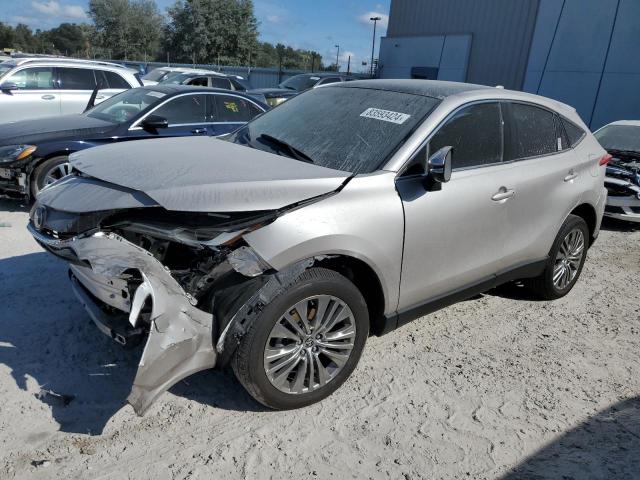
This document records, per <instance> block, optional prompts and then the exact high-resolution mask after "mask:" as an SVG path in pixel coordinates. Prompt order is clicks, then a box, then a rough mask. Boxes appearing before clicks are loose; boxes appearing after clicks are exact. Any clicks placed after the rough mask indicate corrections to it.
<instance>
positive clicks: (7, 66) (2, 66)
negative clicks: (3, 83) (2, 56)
mask: <svg viewBox="0 0 640 480" xmlns="http://www.w3.org/2000/svg"><path fill="white" fill-rule="evenodd" d="M13 67H15V64H14V63H13V62H11V63H8V62H2V63H0V78H2V76H3V75H4V74H5V73H7V72H8V71H9V70H11V69H12V68H13Z"/></svg>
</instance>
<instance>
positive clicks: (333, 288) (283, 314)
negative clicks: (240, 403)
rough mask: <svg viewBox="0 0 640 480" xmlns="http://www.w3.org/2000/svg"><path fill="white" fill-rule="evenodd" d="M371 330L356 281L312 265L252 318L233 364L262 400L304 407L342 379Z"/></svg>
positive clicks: (272, 405)
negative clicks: (354, 282) (353, 281)
mask: <svg viewBox="0 0 640 480" xmlns="http://www.w3.org/2000/svg"><path fill="white" fill-rule="evenodd" d="M368 335H369V314H368V311H367V306H366V303H365V301H364V298H363V297H362V294H361V293H360V291H359V290H358V289H357V288H356V286H355V285H354V284H353V283H351V282H350V281H349V280H348V279H347V278H345V277H344V276H342V275H340V274H339V273H337V272H334V271H332V270H327V269H325V268H311V269H309V270H307V271H306V272H304V273H303V274H302V275H301V277H300V278H299V279H298V280H297V282H296V283H295V284H294V285H291V286H289V287H288V288H286V289H285V291H283V292H282V293H281V294H280V295H278V296H277V297H276V298H275V299H274V300H273V301H272V302H270V303H269V304H268V305H267V306H266V307H265V308H264V310H263V311H262V312H261V313H260V314H259V315H258V317H257V318H256V319H255V320H254V321H253V323H252V325H251V326H250V327H249V330H248V332H247V333H246V334H245V335H244V336H243V337H242V339H241V341H240V345H239V346H238V349H237V351H236V352H235V355H234V358H233V359H232V366H233V370H234V372H235V374H236V377H237V378H238V380H239V381H240V383H241V384H242V385H243V386H244V387H245V389H246V390H247V391H248V392H249V394H251V396H252V397H253V398H255V399H256V400H257V401H258V402H260V403H262V404H263V405H265V406H267V407H270V408H273V409H277V410H288V409H294V408H300V407H304V406H307V405H310V404H312V403H315V402H318V401H320V400H322V399H324V398H326V397H327V396H329V395H331V393H333V392H334V391H335V390H336V389H337V388H338V387H340V385H342V383H344V381H345V380H346V379H347V378H348V377H349V375H350V374H351V372H353V370H354V369H355V367H356V365H357V363H358V360H359V359H360V355H361V353H362V350H363V348H364V345H365V342H366V339H367V337H368Z"/></svg>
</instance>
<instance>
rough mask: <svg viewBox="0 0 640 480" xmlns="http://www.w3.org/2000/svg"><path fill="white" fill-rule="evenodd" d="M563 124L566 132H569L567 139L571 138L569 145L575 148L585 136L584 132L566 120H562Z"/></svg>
mask: <svg viewBox="0 0 640 480" xmlns="http://www.w3.org/2000/svg"><path fill="white" fill-rule="evenodd" d="M562 123H563V124H564V130H565V131H566V132H567V137H569V144H570V145H571V146H572V147H575V146H576V145H577V144H578V143H580V140H582V137H584V136H585V132H584V130H582V129H581V128H580V127H578V126H577V125H576V124H575V123H573V122H570V121H569V120H567V119H566V118H563V119H562Z"/></svg>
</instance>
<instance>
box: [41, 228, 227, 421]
mask: <svg viewBox="0 0 640 480" xmlns="http://www.w3.org/2000/svg"><path fill="white" fill-rule="evenodd" d="M29 230H30V231H31V233H32V234H33V235H34V237H35V238H36V239H37V240H38V241H39V242H40V243H42V244H43V245H44V246H46V247H47V249H48V250H49V251H51V252H52V253H54V254H55V253H56V251H58V250H60V251H68V250H71V251H73V253H74V254H75V256H76V257H77V258H78V260H79V261H80V263H82V264H84V265H88V266H82V267H78V266H77V265H76V266H72V272H74V274H73V276H72V281H74V282H78V283H77V284H76V285H75V287H74V290H76V295H78V296H79V298H80V301H81V302H82V303H83V305H84V306H85V308H86V310H87V312H88V313H89V316H91V318H92V319H93V321H94V322H95V323H96V325H98V327H99V328H100V329H101V330H102V331H103V332H104V333H107V334H108V335H110V336H111V337H112V338H115V339H116V340H118V338H120V340H123V337H118V335H119V332H118V331H117V330H116V329H115V328H114V326H113V324H111V323H110V322H109V317H108V316H105V315H104V312H103V311H102V309H101V308H100V302H102V303H105V304H107V305H109V306H110V307H112V308H113V309H116V310H117V311H120V312H122V314H123V315H125V317H126V315H127V314H130V313H131V310H132V309H131V307H130V303H129V302H128V300H123V298H121V297H118V289H119V288H120V286H121V285H122V284H123V278H124V277H126V276H127V275H128V274H130V273H131V272H137V273H138V274H139V275H141V276H142V277H143V278H144V285H145V287H144V291H143V293H142V295H144V298H140V295H138V297H139V298H137V299H136V295H135V292H132V293H134V299H133V302H132V303H134V304H135V303H139V302H149V303H150V305H151V314H150V324H151V325H150V327H149V337H148V340H147V343H146V346H145V348H144V351H143V353H142V357H141V359H140V363H139V365H138V372H137V374H136V377H135V380H134V382H133V387H132V389H131V394H130V395H129V397H128V401H129V403H130V404H131V405H132V406H133V408H134V410H135V412H136V413H137V414H138V415H143V414H144V413H145V412H146V411H147V410H148V408H149V407H150V406H151V404H152V403H153V402H154V401H155V400H156V399H157V398H158V397H159V396H160V395H161V394H162V393H163V392H165V391H166V390H167V389H169V388H170V387H171V386H173V385H174V384H176V383H177V382H179V381H180V380H182V379H183V378H186V377H188V376H189V375H192V374H194V373H196V372H199V371H201V370H205V369H208V368H213V367H214V366H215V364H216V351H215V349H214V347H213V343H212V341H213V338H212V332H213V328H214V324H213V315H212V314H211V313H207V312H205V311H203V310H200V309H198V308H196V307H195V305H194V304H193V299H192V298H191V297H190V296H189V295H187V294H186V292H185V291H184V290H183V289H182V287H181V286H180V285H179V284H178V283H177V281H176V280H175V279H174V278H173V277H172V276H171V274H170V272H169V271H168V269H167V268H165V267H164V266H163V265H162V264H161V263H160V262H159V261H158V260H156V258H155V257H153V255H151V254H150V253H149V252H147V251H146V250H144V249H142V248H140V247H138V246H136V245H134V244H132V243H130V242H128V241H127V240H125V239H124V238H122V237H120V236H118V235H115V234H111V233H109V234H107V233H103V232H98V233H96V234H94V235H91V236H87V237H76V238H73V239H70V240H59V239H56V238H54V237H48V236H46V235H44V234H42V233H40V232H38V231H37V230H35V229H34V228H33V226H31V225H29ZM76 273H77V274H76ZM138 289H140V287H138ZM96 299H97V301H96ZM130 320H133V321H132V322H131V323H132V324H134V325H135V323H136V320H137V318H136V319H130Z"/></svg>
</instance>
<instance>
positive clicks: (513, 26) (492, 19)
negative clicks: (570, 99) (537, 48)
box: [387, 0, 539, 89]
mask: <svg viewBox="0 0 640 480" xmlns="http://www.w3.org/2000/svg"><path fill="white" fill-rule="evenodd" d="M538 2H539V0H392V2H391V12H390V18H389V28H388V30H387V37H398V36H420V35H424V36H426V35H446V34H450V35H451V34H465V33H470V34H471V35H472V37H473V43H472V47H471V55H470V58H469V68H468V71H467V79H466V81H467V82H471V83H480V84H484V85H498V84H501V85H504V86H505V87H507V88H514V89H520V88H522V83H523V80H524V74H525V69H526V66H527V58H528V56H529V48H530V45H531V38H532V36H533V31H534V28H535V21H536V14H537V11H538Z"/></svg>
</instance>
